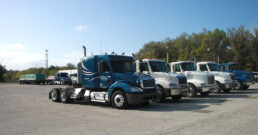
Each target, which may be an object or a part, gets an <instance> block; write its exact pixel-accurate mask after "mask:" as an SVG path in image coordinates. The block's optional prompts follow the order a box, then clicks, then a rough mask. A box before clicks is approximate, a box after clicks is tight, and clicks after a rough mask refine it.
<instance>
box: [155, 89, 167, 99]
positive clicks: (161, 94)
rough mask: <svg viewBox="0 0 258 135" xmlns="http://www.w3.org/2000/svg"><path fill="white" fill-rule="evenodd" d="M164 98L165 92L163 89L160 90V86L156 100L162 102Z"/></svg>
mask: <svg viewBox="0 0 258 135" xmlns="http://www.w3.org/2000/svg"><path fill="white" fill-rule="evenodd" d="M165 98H166V95H165V92H164V90H163V88H161V87H160V86H158V98H157V102H163V101H164V100H165Z"/></svg>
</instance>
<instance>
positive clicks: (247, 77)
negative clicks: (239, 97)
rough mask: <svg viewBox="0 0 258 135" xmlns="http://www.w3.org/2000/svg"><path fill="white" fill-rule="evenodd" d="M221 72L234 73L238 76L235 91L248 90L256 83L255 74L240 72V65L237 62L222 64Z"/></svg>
mask: <svg viewBox="0 0 258 135" xmlns="http://www.w3.org/2000/svg"><path fill="white" fill-rule="evenodd" d="M221 70H222V71H224V72H230V73H233V74H234V75H235V76H236V79H237V86H236V87H235V89H237V90H241V89H244V90H246V89H248V88H249V86H250V85H251V84H254V83H255V81H254V74H252V73H251V72H247V71H243V70H239V67H238V64H237V63H235V62H233V63H223V64H221Z"/></svg>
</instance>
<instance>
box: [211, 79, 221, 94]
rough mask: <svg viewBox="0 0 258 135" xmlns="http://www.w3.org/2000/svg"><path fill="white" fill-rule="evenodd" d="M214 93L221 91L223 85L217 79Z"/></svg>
mask: <svg viewBox="0 0 258 135" xmlns="http://www.w3.org/2000/svg"><path fill="white" fill-rule="evenodd" d="M213 92H214V93H220V92H221V86H220V83H219V82H217V81H216V88H215V89H214V90H213Z"/></svg>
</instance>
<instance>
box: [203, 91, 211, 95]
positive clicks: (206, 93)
mask: <svg viewBox="0 0 258 135" xmlns="http://www.w3.org/2000/svg"><path fill="white" fill-rule="evenodd" d="M209 94H210V92H209V91H208V92H201V95H202V96H208V95H209Z"/></svg>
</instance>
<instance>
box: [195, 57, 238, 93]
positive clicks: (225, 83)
mask: <svg viewBox="0 0 258 135" xmlns="http://www.w3.org/2000/svg"><path fill="white" fill-rule="evenodd" d="M196 65H197V71H203V72H208V73H211V74H213V75H214V76H215V81H216V89H214V90H213V92H215V93H220V92H221V91H223V92H225V93H228V92H230V90H232V89H233V88H234V87H236V86H237V80H236V76H235V75H234V74H232V73H227V72H222V71H221V70H220V67H219V65H218V64H217V63H216V62H210V61H205V62H197V64H196Z"/></svg>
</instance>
